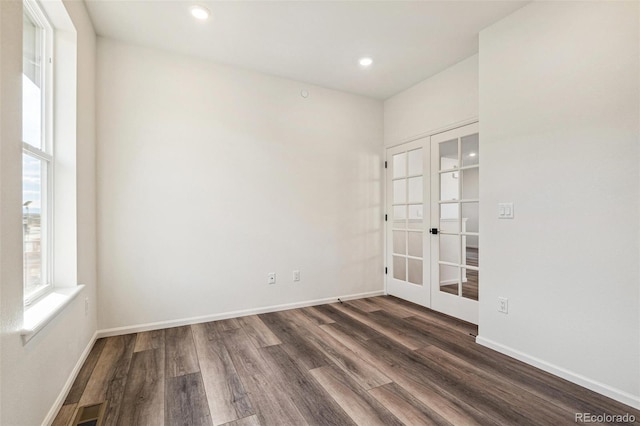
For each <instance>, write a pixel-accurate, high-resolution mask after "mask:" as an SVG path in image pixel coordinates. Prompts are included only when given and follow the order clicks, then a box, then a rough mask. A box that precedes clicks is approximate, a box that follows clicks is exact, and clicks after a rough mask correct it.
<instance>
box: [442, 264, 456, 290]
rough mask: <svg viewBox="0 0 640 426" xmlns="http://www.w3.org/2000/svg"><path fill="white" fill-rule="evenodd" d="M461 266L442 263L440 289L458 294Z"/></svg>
mask: <svg viewBox="0 0 640 426" xmlns="http://www.w3.org/2000/svg"><path fill="white" fill-rule="evenodd" d="M459 281H460V268H458V267H457V266H449V265H440V291H443V292H445V293H449V294H455V295H458V294H459V292H458V283H459Z"/></svg>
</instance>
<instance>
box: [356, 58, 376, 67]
mask: <svg viewBox="0 0 640 426" xmlns="http://www.w3.org/2000/svg"><path fill="white" fill-rule="evenodd" d="M358 62H359V63H360V66H362V67H370V66H371V64H373V59H371V58H360V60H359V61H358Z"/></svg>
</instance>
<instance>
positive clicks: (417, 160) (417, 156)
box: [408, 148, 423, 176]
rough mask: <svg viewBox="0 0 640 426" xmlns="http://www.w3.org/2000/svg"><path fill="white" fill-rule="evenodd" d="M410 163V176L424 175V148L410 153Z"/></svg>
mask: <svg viewBox="0 0 640 426" xmlns="http://www.w3.org/2000/svg"><path fill="white" fill-rule="evenodd" d="M408 155H409V157H408V160H409V161H408V162H409V173H408V175H409V176H416V175H421V174H422V170H423V168H422V148H420V149H414V150H413V151H409V153H408Z"/></svg>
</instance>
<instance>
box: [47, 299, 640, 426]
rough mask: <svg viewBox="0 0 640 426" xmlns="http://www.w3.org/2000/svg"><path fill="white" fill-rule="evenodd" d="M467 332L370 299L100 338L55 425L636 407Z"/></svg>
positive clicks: (536, 421)
mask: <svg viewBox="0 0 640 426" xmlns="http://www.w3.org/2000/svg"><path fill="white" fill-rule="evenodd" d="M475 334H477V328H476V327H475V326H474V325H472V324H468V323H465V322H463V321H460V320H457V319H454V318H450V317H447V316H445V315H442V314H439V313H436V312H434V311H431V310H428V309H425V308H422V307H420V306H417V305H414V304H412V303H409V302H406V301H403V300H400V299H397V298H394V297H390V296H380V297H373V298H369V299H361V300H354V301H349V302H344V303H335V304H330V305H322V306H315V307H309V308H301V309H294V310H289V311H282V312H275V313H269V314H262V315H253V316H248V317H243V318H236V319H230V320H222V321H214V322H209V323H203V324H195V325H192V326H184V327H175V328H169V329H166V330H157V331H151V332H144V333H138V334H130V335H125V336H117V337H110V338H105V339H100V340H98V341H97V342H96V344H95V345H94V347H93V349H92V351H91V353H90V354H89V356H88V358H87V360H86V362H85V364H84V365H83V367H82V369H81V370H80V373H79V374H78V377H77V378H76V380H75V383H74V384H73V386H72V388H71V390H70V391H69V395H68V396H67V398H66V400H65V404H64V405H63V407H62V408H61V410H60V412H59V413H58V416H57V418H56V419H55V422H54V425H56V426H69V425H70V422H72V420H73V417H74V413H75V411H76V410H77V409H78V408H79V407H82V406H85V405H91V404H96V403H102V402H105V403H106V404H107V406H106V412H105V418H104V422H103V425H104V426H110V425H122V426H128V425H150V426H161V425H169V426H187V425H229V426H231V425H234V426H258V425H265V426H266V425H276V426H284V425H294V426H298V425H319V426H322V425H345V426H346V425H365V426H369V425H389V426H391V425H402V424H405V425H465V426H466V425H516V424H518V425H554V426H556V425H569V424H575V422H574V416H575V413H583V412H588V413H593V414H603V413H607V414H624V413H630V414H633V415H634V416H635V417H636V419H637V420H636V423H635V424H640V411H638V410H634V409H633V408H631V407H628V406H625V405H623V404H620V403H618V402H616V401H613V400H611V399H609V398H606V397H604V396H601V395H599V394H596V393H594V392H591V391H589V390H587V389H585V388H582V387H580V386H577V385H575V384H572V383H569V382H567V381H565V380H562V379H560V378H557V377H555V376H552V375H551V374H548V373H545V372H543V371H541V370H538V369H536V368H533V367H531V366H529V365H526V364H523V363H521V362H518V361H516V360H514V359H512V358H509V357H507V356H504V355H501V354H499V353H497V352H494V351H492V350H490V349H487V348H484V347H482V346H479V345H477V344H476V343H475V341H474V337H473V335H475Z"/></svg>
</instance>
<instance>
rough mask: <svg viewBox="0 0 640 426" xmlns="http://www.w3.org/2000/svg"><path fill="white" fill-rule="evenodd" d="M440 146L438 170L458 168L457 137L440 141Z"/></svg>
mask: <svg viewBox="0 0 640 426" xmlns="http://www.w3.org/2000/svg"><path fill="white" fill-rule="evenodd" d="M439 148H440V161H439V163H440V170H451V169H457V168H458V139H452V140H450V141H446V142H442V143H440V144H439Z"/></svg>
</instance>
